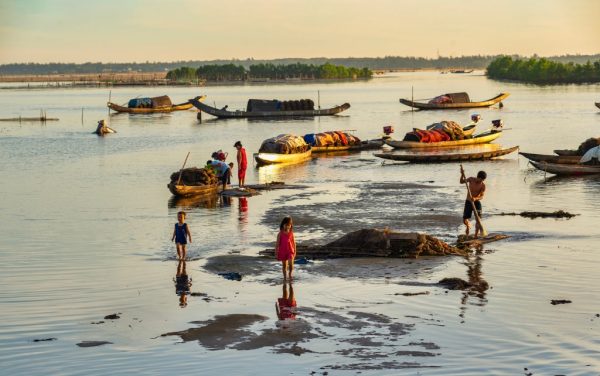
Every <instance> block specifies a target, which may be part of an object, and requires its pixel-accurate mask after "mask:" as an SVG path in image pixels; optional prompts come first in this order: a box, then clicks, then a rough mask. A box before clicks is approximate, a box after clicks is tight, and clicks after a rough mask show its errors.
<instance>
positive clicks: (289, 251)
mask: <svg viewBox="0 0 600 376" xmlns="http://www.w3.org/2000/svg"><path fill="white" fill-rule="evenodd" d="M293 228H294V225H293V223H292V217H285V218H283V220H282V221H281V224H280V225H279V234H277V243H276V244H275V256H276V257H277V260H279V261H281V271H282V272H283V279H284V280H286V279H292V272H293V271H294V258H295V257H296V240H294V231H293Z"/></svg>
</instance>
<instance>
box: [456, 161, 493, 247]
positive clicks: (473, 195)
mask: <svg viewBox="0 0 600 376" xmlns="http://www.w3.org/2000/svg"><path fill="white" fill-rule="evenodd" d="M486 178H487V174H486V173H485V171H479V172H478V173H477V177H469V178H466V177H465V171H464V170H463V169H462V166H461V167H460V183H461V184H465V183H467V184H468V187H469V191H468V192H467V199H466V200H465V208H464V210H463V223H464V224H465V226H466V230H465V235H466V236H467V237H468V236H469V230H470V229H471V223H470V222H469V219H471V215H472V214H473V206H475V208H476V210H477V214H478V215H479V218H481V214H482V208H481V200H482V199H483V195H484V193H485V183H484V182H483V181H484V180H485V179H486ZM479 233H481V235H484V234H483V229H482V228H481V225H480V224H479V221H477V222H476V224H475V234H474V238H475V239H476V238H477V236H478V235H479Z"/></svg>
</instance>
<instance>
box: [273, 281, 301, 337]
mask: <svg viewBox="0 0 600 376" xmlns="http://www.w3.org/2000/svg"><path fill="white" fill-rule="evenodd" d="M275 311H276V313H277V319H278V321H277V324H276V325H277V326H278V327H284V328H285V327H287V326H289V325H290V324H291V322H293V320H296V311H297V303H296V297H295V295H294V287H293V286H292V282H291V281H288V282H287V283H285V282H284V283H283V291H282V294H281V298H278V299H277V302H275Z"/></svg>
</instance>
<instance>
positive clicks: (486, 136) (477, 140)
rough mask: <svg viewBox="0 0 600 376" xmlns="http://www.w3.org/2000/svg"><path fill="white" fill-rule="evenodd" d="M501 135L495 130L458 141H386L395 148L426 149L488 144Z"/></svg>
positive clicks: (500, 132)
mask: <svg viewBox="0 0 600 376" xmlns="http://www.w3.org/2000/svg"><path fill="white" fill-rule="evenodd" d="M501 135H502V131H494V132H485V133H481V134H479V135H476V136H474V137H472V138H465V139H464V140H456V141H440V142H418V141H398V140H393V139H385V140H384V142H385V144H386V145H388V146H391V147H393V148H395V149H426V148H440V147H452V146H464V145H476V144H487V143H489V142H492V141H494V140H495V139H497V138H498V137H500V136H501Z"/></svg>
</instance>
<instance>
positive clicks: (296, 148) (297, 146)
mask: <svg viewBox="0 0 600 376" xmlns="http://www.w3.org/2000/svg"><path fill="white" fill-rule="evenodd" d="M309 149H310V146H309V145H308V144H307V143H306V142H305V141H304V138H302V137H300V136H295V135H292V134H280V135H279V136H277V137H272V138H269V139H266V140H264V141H263V143H262V144H261V145H260V149H258V152H259V153H275V154H298V153H304V152H306V151H308V150H309Z"/></svg>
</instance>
